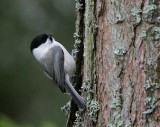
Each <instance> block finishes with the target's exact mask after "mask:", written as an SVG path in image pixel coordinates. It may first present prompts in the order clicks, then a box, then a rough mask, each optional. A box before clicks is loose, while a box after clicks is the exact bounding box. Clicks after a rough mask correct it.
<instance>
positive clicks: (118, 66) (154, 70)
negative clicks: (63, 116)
mask: <svg viewBox="0 0 160 127" xmlns="http://www.w3.org/2000/svg"><path fill="white" fill-rule="evenodd" d="M76 5H77V6H76V7H77V21H76V32H75V49H74V50H75V51H76V57H77V75H79V77H81V78H78V79H77V80H76V84H77V90H78V89H80V87H81V86H82V88H81V95H82V96H83V98H84V99H85V102H86V105H87V107H86V109H85V110H79V109H78V108H77V107H76V105H74V102H72V104H71V114H70V117H69V120H68V123H67V126H68V127H72V126H73V127H159V126H160V1H159V0H85V1H82V0H77V3H76Z"/></svg>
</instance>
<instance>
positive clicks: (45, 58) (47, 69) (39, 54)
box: [30, 34, 85, 108]
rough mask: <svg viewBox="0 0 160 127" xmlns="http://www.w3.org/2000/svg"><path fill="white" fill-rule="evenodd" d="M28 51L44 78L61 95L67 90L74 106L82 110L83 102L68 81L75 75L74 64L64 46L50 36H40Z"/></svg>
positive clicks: (33, 41) (34, 40)
mask: <svg viewBox="0 0 160 127" xmlns="http://www.w3.org/2000/svg"><path fill="white" fill-rule="evenodd" d="M30 50H31V52H32V54H33V55H34V57H35V58H36V60H37V61H38V62H39V63H40V65H41V67H42V69H43V70H44V73H45V74H46V76H47V77H48V78H49V79H50V80H51V81H52V82H53V83H54V84H56V86H58V87H59V88H60V90H61V91H62V92H63V93H64V92H66V90H67V91H68V92H69V93H70V94H71V96H72V98H73V100H74V101H75V102H76V104H77V105H78V106H79V107H80V108H84V107H85V103H84V100H83V99H82V97H81V96H80V95H79V94H78V93H77V91H76V90H75V89H74V87H73V86H72V84H71V82H70V79H69V77H71V76H73V75H74V74H75V69H76V63H75V60H74V59H73V57H72V56H71V55H70V54H69V53H68V51H67V50H66V49H65V48H64V46H63V45H61V44H60V43H58V42H57V41H55V40H54V38H53V37H52V35H51V34H49V35H47V34H40V35H37V36H36V37H35V38H34V39H33V40H32V42H31V45H30Z"/></svg>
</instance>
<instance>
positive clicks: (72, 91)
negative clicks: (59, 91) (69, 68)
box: [65, 80, 85, 109]
mask: <svg viewBox="0 0 160 127" xmlns="http://www.w3.org/2000/svg"><path fill="white" fill-rule="evenodd" d="M65 88H66V90H67V91H68V92H69V93H70V94H71V96H72V98H73V100H74V101H75V103H76V104H77V105H78V106H79V107H80V108H81V109H82V108H85V103H84V100H83V99H82V97H81V96H80V95H79V94H78V93H77V91H76V90H75V89H74V87H73V86H72V84H71V83H70V81H69V80H68V81H66V82H65Z"/></svg>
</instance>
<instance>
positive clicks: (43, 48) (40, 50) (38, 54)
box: [32, 39, 52, 61]
mask: <svg viewBox="0 0 160 127" xmlns="http://www.w3.org/2000/svg"><path fill="white" fill-rule="evenodd" d="M51 44H52V43H51V41H50V40H49V39H47V41H46V42H45V43H43V44H41V45H40V46H39V47H37V48H35V49H33V51H32V52H33V55H34V56H35V58H36V59H37V60H38V61H39V60H40V59H41V58H43V57H44V55H45V54H46V53H47V51H48V50H49V48H50V45H51Z"/></svg>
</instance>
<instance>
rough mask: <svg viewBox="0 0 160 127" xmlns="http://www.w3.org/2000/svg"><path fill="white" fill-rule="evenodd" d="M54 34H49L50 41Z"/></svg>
mask: <svg viewBox="0 0 160 127" xmlns="http://www.w3.org/2000/svg"><path fill="white" fill-rule="evenodd" d="M52 35H53V34H52V33H50V34H48V37H49V39H50V40H51V41H52V40H53V39H52Z"/></svg>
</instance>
